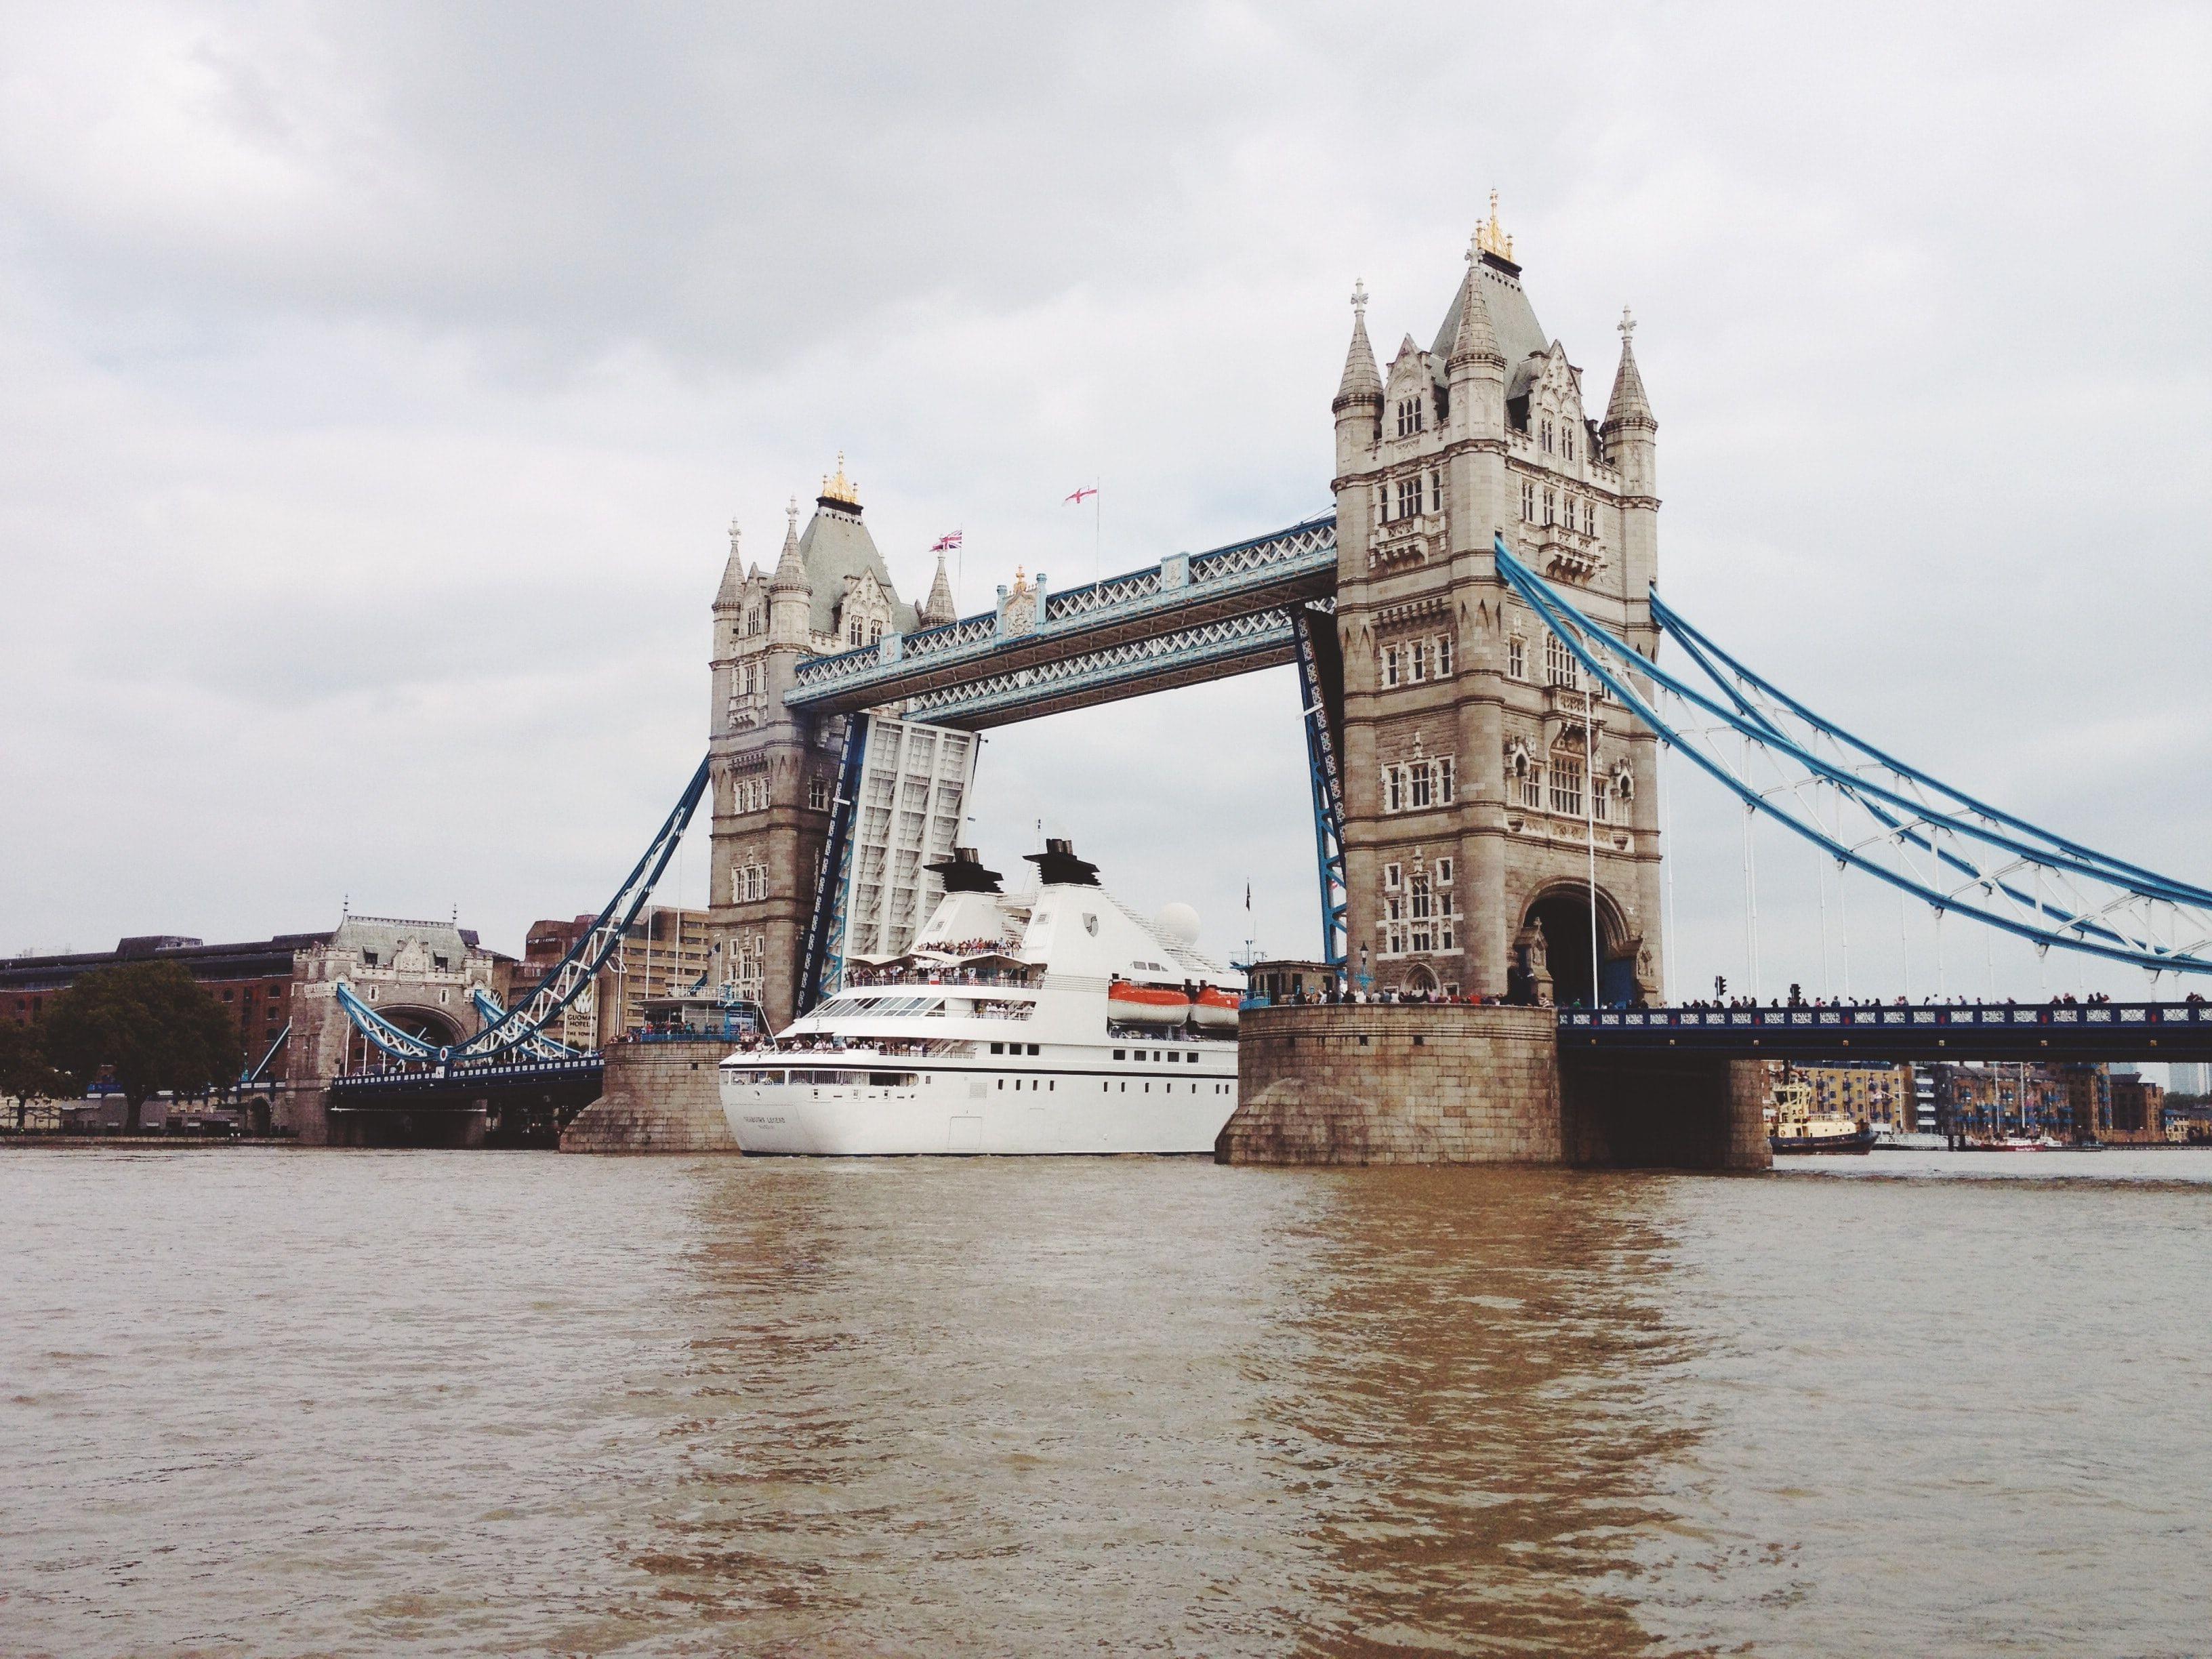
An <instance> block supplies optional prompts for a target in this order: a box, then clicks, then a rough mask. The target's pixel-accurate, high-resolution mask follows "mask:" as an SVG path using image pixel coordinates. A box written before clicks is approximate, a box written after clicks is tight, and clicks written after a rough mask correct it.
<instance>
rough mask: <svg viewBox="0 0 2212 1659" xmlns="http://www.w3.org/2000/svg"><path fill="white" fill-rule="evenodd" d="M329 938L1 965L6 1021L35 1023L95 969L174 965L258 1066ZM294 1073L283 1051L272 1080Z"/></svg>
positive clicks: (181, 941)
mask: <svg viewBox="0 0 2212 1659" xmlns="http://www.w3.org/2000/svg"><path fill="white" fill-rule="evenodd" d="M330 939H331V935H330V934H329V933H278V934H276V935H275V936H274V937H273V938H270V939H253V940H249V941H246V942H245V943H241V944H236V945H209V944H206V943H204V941H202V940H200V939H191V938H187V937H185V936H184V935H181V934H174V933H154V934H147V935H143V936H141V937H138V938H134V939H123V940H120V941H118V943H117V945H116V947H115V948H114V949H113V950H112V951H82V952H72V953H70V954H68V955H63V956H34V957H10V958H9V959H8V960H6V961H4V962H0V1018H11V1019H16V1020H20V1021H21V1022H22V1023H24V1024H36V1023H37V1022H38V1021H39V1020H40V1018H42V1017H43V1016H44V1014H45V1012H46V1009H47V1007H48V1006H51V1005H52V1000H53V999H54V998H55V997H57V996H58V995H59V994H61V993H62V992H63V991H65V990H67V989H68V988H69V987H70V986H71V985H72V984H74V983H76V981H77V980H78V979H79V978H80V977H82V975H86V974H88V973H90V972H92V971H93V970H94V969H98V968H112V967H114V966H117V965H118V964H120V963H131V962H173V963H177V964H178V965H179V967H181V968H183V969H185V971H186V972H187V973H189V974H191V976H192V978H193V979H194V980H196V981H197V982H198V983H199V984H200V985H201V987H204V989H205V990H206V991H207V992H208V994H210V995H211V996H213V997H214V998H215V999H216V1000H217V1001H219V1002H221V1003H222V1006H223V1010H224V1012H227V1013H228V1014H229V1015H230V1016H231V1017H232V1018H234V1020H235V1021H236V1022H237V1024H238V1037H239V1047H240V1048H241V1049H243V1050H244V1051H245V1054H246V1063H247V1065H248V1066H252V1065H253V1064H255V1063H256V1062H258V1060H260V1059H261V1058H262V1056H263V1055H264V1054H267V1053H268V1052H269V1050H270V1048H271V1047H273V1046H274V1045H275V1044H276V1041H277V1039H278V1038H279V1037H280V1036H283V1032H284V1030H285V1028H286V1026H288V1025H289V1024H290V1022H291V1018H292V1006H293V994H294V981H295V975H296V970H297V963H298V961H299V958H300V956H301V953H302V952H304V951H314V950H318V949H319V948H321V947H322V946H324V945H327V944H329V942H330ZM287 1047H288V1048H289V1044H288V1045H287ZM288 1072H289V1055H288V1054H286V1052H285V1051H284V1050H283V1049H279V1050H278V1051H277V1052H276V1055H275V1056H274V1058H273V1059H271V1060H270V1064H269V1067H268V1070H267V1073H266V1075H268V1076H269V1077H270V1078H272V1079H277V1080H280V1081H281V1080H282V1079H283V1078H285V1077H286V1076H287V1075H288Z"/></svg>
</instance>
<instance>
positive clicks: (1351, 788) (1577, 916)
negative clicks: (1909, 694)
mask: <svg viewBox="0 0 2212 1659" xmlns="http://www.w3.org/2000/svg"><path fill="white" fill-rule="evenodd" d="M1467 261H1468V270H1467V274H1466V276H1464V277H1463V278H1462V281H1461V283H1460V286H1459V292H1458V294H1457V295H1456V296H1455V298H1454V300H1453V301H1452V305H1451V308H1450V311H1449V313H1448V314H1447V315H1446V316H1445V318H1444V320H1443V327H1442V328H1441V329H1440V330H1438V331H1437V336H1436V339H1435V342H1434V343H1433V344H1432V345H1431V347H1430V348H1429V349H1426V350H1423V349H1421V348H1420V347H1419V345H1418V344H1416V343H1414V340H1413V337H1412V336H1411V335H1407V337H1406V338H1405V340H1404V341H1403V343H1401V344H1400V346H1399V347H1398V349H1397V351H1396V353H1395V355H1394V356H1392V358H1391V360H1390V363H1389V368H1387V369H1386V370H1381V371H1378V370H1377V368H1376V361H1375V352H1374V348H1373V347H1372V346H1371V345H1370V343H1369V341H1368V337H1367V322H1366V308H1367V300H1366V294H1365V292H1364V289H1355V291H1354V293H1353V295H1352V311H1353V315H1352V346H1351V349H1350V351H1349V353H1348V354H1347V355H1346V360H1345V365H1344V378H1343V381H1342V383H1341V385H1340V386H1339V388H1338V391H1337V395H1336V399H1335V402H1334V404H1333V405H1332V407H1333V408H1334V411H1335V416H1336V475H1337V476H1336V479H1335V486H1334V487H1335V492H1336V512H1337V545H1338V559H1339V563H1338V572H1337V611H1336V617H1337V633H1338V639H1339V642H1340V645H1341V647H1342V650H1343V655H1344V688H1345V706H1344V722H1345V742H1344V754H1345V764H1346V779H1345V814H1346V824H1345V836H1346V879H1347V885H1348V888H1349V893H1348V897H1349V902H1350V922H1351V951H1352V963H1351V967H1352V972H1353V973H1354V974H1355V975H1358V974H1360V973H1362V972H1364V973H1366V974H1367V975H1369V976H1370V981H1371V983H1372V984H1373V986H1374V987H1376V989H1387V988H1390V987H1406V988H1409V989H1415V988H1422V987H1429V988H1448V987H1458V988H1460V989H1462V990H1464V991H1469V992H1476V991H1480V992H1484V993H1507V992H1516V991H1517V992H1524V993H1527V992H1534V993H1541V994H1548V995H1550V996H1551V997H1553V999H1554V1000H1557V1001H1559V1002H1560V1003H1562V1004H1565V1003H1570V1002H1576V1001H1582V1002H1588V1001H1589V999H1590V995H1591V978H1592V969H1593V965H1594V963H1593V951H1592V944H1591V927H1590V917H1591V908H1590V897H1591V894H1592V890H1593V886H1594V887H1595V899H1596V906H1595V908H1596V919H1597V939H1596V950H1595V958H1596V961H1595V967H1596V972H1597V975H1598V977H1599V978H1600V980H1601V989H1602V992H1603V994H1604V995H1605V996H1606V998H1607V1000H1622V999H1625V998H1626V997H1627V996H1628V995H1630V994H1632V991H1633V990H1634V989H1636V988H1637V987H1638V986H1639V985H1640V986H1641V987H1642V988H1644V990H1645V991H1647V992H1648V993H1650V994H1653V995H1654V996H1655V997H1656V994H1657V993H1658V991H1659V989H1660V987H1659V984H1658V979H1657V971H1656V963H1658V962H1659V961H1661V960H1662V952H1661V951H1660V948H1659V945H1660V933H1659V930H1660V898H1659V857H1660V847H1659V833H1658V812H1657V809H1658V802H1657V790H1656V771H1655V767H1656V758H1657V744H1656V738H1653V736H1652V735H1651V734H1650V732H1647V731H1644V730H1643V729H1642V728H1641V727H1639V726H1638V725H1637V724H1636V723H1635V722H1634V721H1633V720H1632V719H1631V717H1630V716H1629V715H1628V714H1627V712H1626V710H1625V709H1623V708H1622V707H1621V706H1620V703H1619V702H1616V701H1613V700H1609V699H1607V697H1605V696H1602V695H1601V694H1599V692H1598V690H1597V688H1596V687H1595V684H1593V683H1592V682H1591V681H1590V679H1589V676H1587V675H1586V674H1584V673H1583V672H1581V671H1579V669H1578V667H1577V665H1576V663H1575V662H1574V660H1573V659H1572V658H1571V656H1570V655H1569V654H1568V653H1566V652H1565V650H1564V648H1563V647H1559V645H1558V643H1557V642H1556V641H1554V640H1553V637H1552V636H1551V635H1550V634H1549V632H1548V631H1547V629H1545V628H1544V626H1543V625H1542V624H1541V623H1540V622H1538V621H1537V620H1536V618H1535V617H1534V616H1533V615H1532V614H1530V613H1529V612H1528V610H1527V608H1526V607H1525V606H1523V605H1521V604H1520V603H1519V601H1518V600H1516V599H1514V598H1513V597H1512V596H1511V594H1510V590H1509V588H1508V587H1507V586H1506V584H1505V582H1504V578H1503V577H1501V576H1500V575H1499V574H1498V571H1497V568H1496V561H1495V559H1494V558H1493V557H1492V541H1493V538H1496V537H1498V536H1499V535H1503V537H1504V540H1505V544H1506V545H1507V546H1508V547H1509V548H1510V549H1511V550H1513V551H1514V553H1515V554H1516V556H1518V557H1520V558H1521V559H1522V561H1523V562H1525V563H1527V564H1528V565H1530V566H1531V567H1533V568H1534V569H1536V570H1537V571H1538V572H1539V573H1541V574H1542V575H1543V576H1544V577H1545V578H1546V579H1547V580H1549V581H1551V582H1553V584H1555V585H1556V586H1559V587H1561V588H1562V589H1563V590H1564V591H1565V592H1566V593H1567V594H1568V595H1569V596H1570V597H1571V599H1573V600H1574V602H1575V603H1576V605H1578V606H1579V607H1581V608H1582V609H1583V611H1585V612H1587V613H1588V614H1589V616H1590V617H1592V618H1593V620H1595V621H1596V622H1598V623H1602V624H1604V625H1606V626H1607V627H1610V628H1612V629H1615V630H1617V631H1619V632H1620V634H1622V635H1624V636H1625V637H1626V639H1628V640H1629V641H1632V643H1634V644H1635V645H1636V647H1638V650H1640V651H1643V652H1644V653H1646V654H1649V653H1650V652H1651V651H1653V650H1656V631H1655V630H1654V629H1653V628H1652V626H1651V620H1650V603H1649V600H1648V598H1647V594H1648V591H1649V589H1650V584H1651V581H1652V580H1653V578H1654V576H1655V575H1656V572H1657V568H1658V539H1657V524H1658V511H1659V501H1658V497H1657V495H1656V493H1655V492H1656V488H1657V483H1656V480H1657V472H1656V443H1655V438H1656V433H1657V430H1658V423H1657V422H1656V421H1655V420H1654V419H1653V418H1652V415H1651V407H1650V403H1649V402H1648V401H1647V399H1646V398H1645V397H1644V381H1643V377H1642V375H1641V374H1638V370H1637V366H1636V357H1635V353H1634V350H1633V349H1632V344H1631V342H1630V336H1631V334H1632V331H1633V330H1634V326H1635V325H1634V323H1633V322H1632V320H1631V319H1629V316H1628V313H1627V312H1626V310H1625V309H1624V310H1623V312H1622V313H1621V319H1622V320H1621V324H1620V336H1621V347H1620V368H1619V369H1618V371H1617V372H1616V374H1615V375H1614V378H1613V393H1612V397H1611V398H1610V400H1609V401H1608V403H1607V407H1606V410H1605V416H1604V419H1603V420H1602V421H1593V420H1591V419H1590V418H1589V416H1588V414H1587V413H1586V412H1585V410H1584V408H1583V385H1582V371H1581V370H1580V369H1579V368H1577V367H1576V366H1575V364H1574V363H1573V362H1571V360H1570V359H1569V357H1568V356H1567V351H1566V348H1565V346H1564V345H1562V344H1561V343H1559V341H1557V340H1552V339H1548V338H1547V337H1546V335H1545V333H1544V331H1543V329H1542V327H1541V325H1539V324H1538V322H1537V320H1536V313H1535V311H1534V308H1533V307H1531V305H1530V304H1529V301H1528V295H1527V293H1526V292H1525V291H1524V290H1523V289H1522V283H1521V266H1520V265H1519V264H1517V263H1516V261H1515V260H1514V258H1513V247H1512V241H1511V239H1510V238H1509V237H1507V236H1506V235H1505V234H1504V232H1503V231H1502V230H1501V228H1499V225H1498V210H1497V197H1496V196H1495V194H1493V195H1492V198H1491V213H1490V219H1489V222H1487V223H1486V224H1485V225H1483V226H1481V227H1480V228H1479V229H1478V230H1477V231H1476V233H1475V234H1474V239H1473V240H1472V242H1471V244H1470V246H1469V247H1468V254H1467ZM1593 846H1594V847H1595V883H1593V881H1592V873H1591V872H1592V862H1593V855H1592V848H1593Z"/></svg>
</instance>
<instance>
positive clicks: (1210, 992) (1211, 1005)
mask: <svg viewBox="0 0 2212 1659" xmlns="http://www.w3.org/2000/svg"><path fill="white" fill-rule="evenodd" d="M1237 1000H1238V999H1237V993H1236V992H1234V991H1225V990H1223V989H1222V988H1221V987H1219V986H1218V985H1205V986H1200V987H1199V993H1198V1000H1197V1002H1196V1003H1195V1004H1194V1005H1193V1006H1192V1008H1191V1016H1190V1023H1191V1024H1194V1025H1195V1026H1197V1027H1198V1029H1199V1030H1201V1031H1233V1030H1236V1029H1237Z"/></svg>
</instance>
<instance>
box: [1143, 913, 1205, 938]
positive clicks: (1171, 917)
mask: <svg viewBox="0 0 2212 1659" xmlns="http://www.w3.org/2000/svg"><path fill="white" fill-rule="evenodd" d="M1152 926H1153V927H1156V928H1158V930H1159V933H1160V937H1161V938H1163V939H1166V940H1167V941H1168V942H1169V943H1170V944H1173V945H1195V944H1197V943H1198V912H1197V911H1195V910H1194V909H1192V908H1190V906H1188V904H1170V905H1169V906H1168V907H1167V908H1164V909H1163V910H1162V911H1161V912H1160V913H1159V915H1156V916H1154V917H1153V918H1152Z"/></svg>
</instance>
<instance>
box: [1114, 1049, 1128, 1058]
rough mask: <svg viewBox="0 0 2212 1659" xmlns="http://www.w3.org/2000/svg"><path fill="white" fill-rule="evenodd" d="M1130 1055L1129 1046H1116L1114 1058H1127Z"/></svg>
mask: <svg viewBox="0 0 2212 1659" xmlns="http://www.w3.org/2000/svg"><path fill="white" fill-rule="evenodd" d="M1128 1057H1129V1051H1128V1050H1127V1048H1116V1049H1115V1051H1114V1058H1115V1059H1116V1060H1127V1059H1128Z"/></svg>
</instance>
